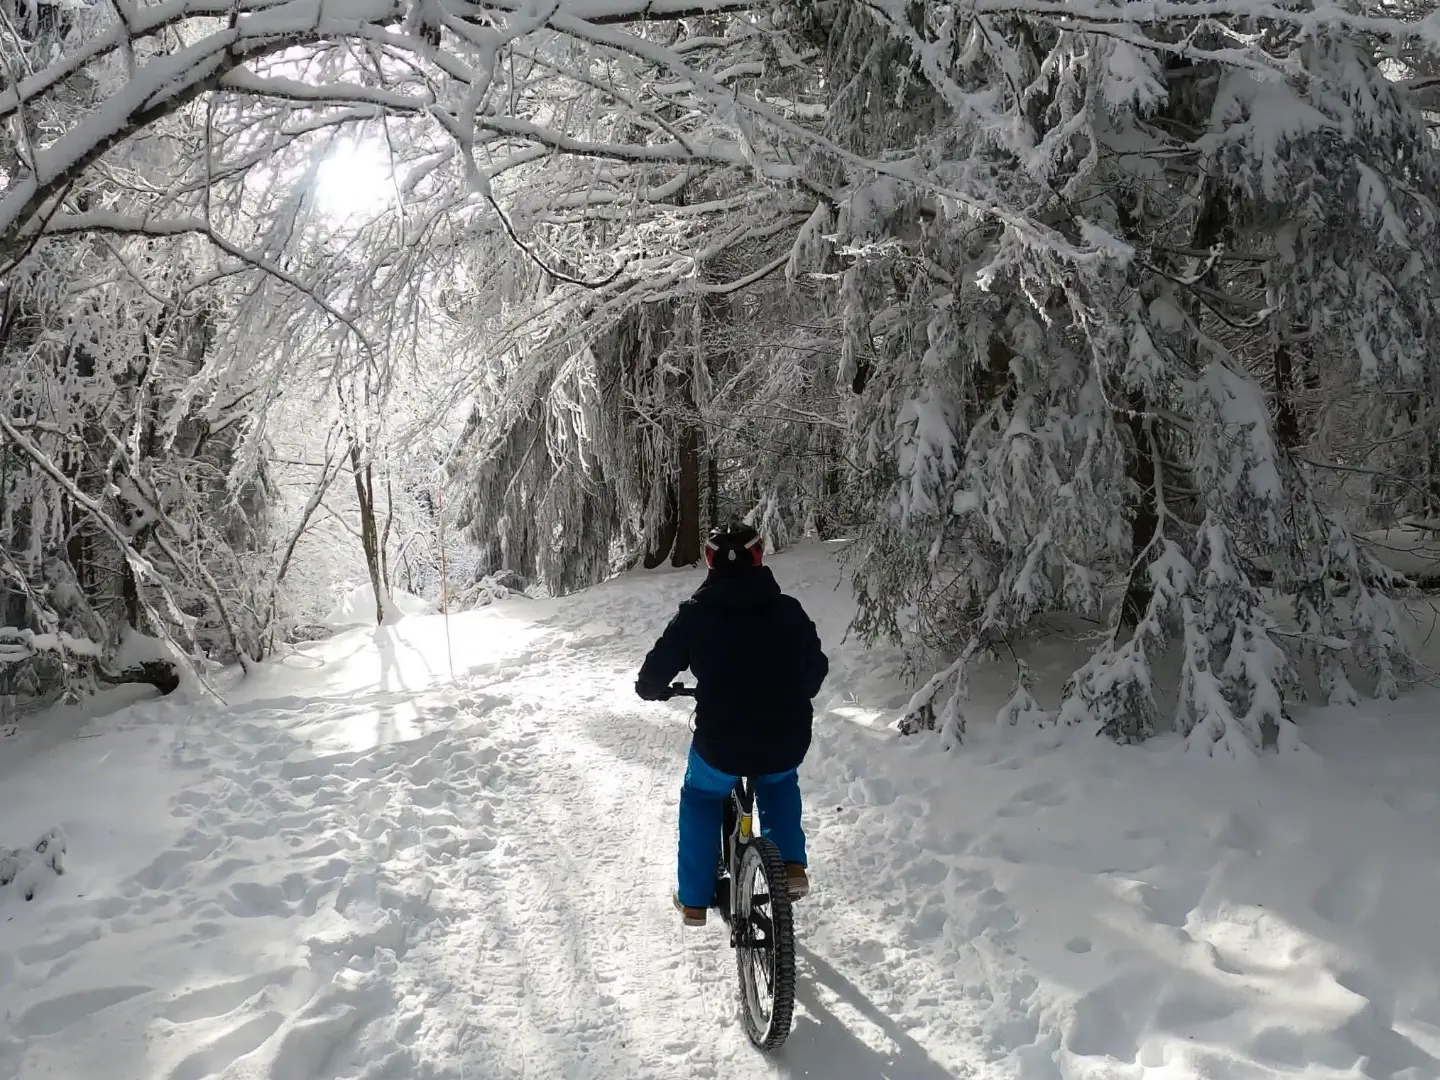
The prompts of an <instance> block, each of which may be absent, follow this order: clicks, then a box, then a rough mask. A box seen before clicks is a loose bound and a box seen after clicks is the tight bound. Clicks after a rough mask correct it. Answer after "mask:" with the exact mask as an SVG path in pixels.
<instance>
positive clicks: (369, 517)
mask: <svg viewBox="0 0 1440 1080" xmlns="http://www.w3.org/2000/svg"><path fill="white" fill-rule="evenodd" d="M350 471H351V473H352V474H353V475H354V477H355V497H356V499H357V500H358V501H359V503H360V545H361V547H363V548H364V549H365V566H366V568H367V569H368V570H369V571H370V587H371V588H372V589H374V591H375V625H376V626H380V625H382V624H383V623H384V622H385V601H384V599H383V597H384V591H383V590H384V584H383V582H382V581H381V579H380V578H381V575H380V533H379V529H378V528H377V527H376V521H375V481H374V477H373V476H372V474H371V471H370V466H369V465H364V464H361V461H360V447H359V444H357V443H356V442H355V440H354V438H353V437H352V438H351V440H350Z"/></svg>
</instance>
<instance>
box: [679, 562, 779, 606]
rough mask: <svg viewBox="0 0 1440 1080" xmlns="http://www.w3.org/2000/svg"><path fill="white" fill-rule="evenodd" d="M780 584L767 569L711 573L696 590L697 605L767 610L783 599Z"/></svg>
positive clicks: (762, 567)
mask: <svg viewBox="0 0 1440 1080" xmlns="http://www.w3.org/2000/svg"><path fill="white" fill-rule="evenodd" d="M780 595H781V593H780V585H779V583H778V582H777V581H776V580H775V575H774V574H772V573H771V572H770V568H769V567H768V566H756V567H747V568H746V569H745V570H739V571H737V570H728V571H726V572H724V573H720V572H717V571H715V570H711V571H710V573H709V575H708V576H707V577H706V578H705V583H704V584H703V585H701V586H700V588H698V589H696V590H695V602H696V603H697V604H707V605H710V606H713V607H722V608H753V607H764V606H765V605H767V604H772V603H774V602H775V601H776V600H777V599H778V598H779V597H780Z"/></svg>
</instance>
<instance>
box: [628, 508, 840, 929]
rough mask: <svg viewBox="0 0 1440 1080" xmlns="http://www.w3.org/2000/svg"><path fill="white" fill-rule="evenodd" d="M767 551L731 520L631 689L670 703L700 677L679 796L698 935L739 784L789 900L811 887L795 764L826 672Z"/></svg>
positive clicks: (688, 903)
mask: <svg viewBox="0 0 1440 1080" xmlns="http://www.w3.org/2000/svg"><path fill="white" fill-rule="evenodd" d="M763 556H764V544H763V543H762V541H761V537H760V534H759V533H757V532H756V531H755V530H754V529H753V528H751V527H750V526H749V525H744V524H741V523H739V522H732V523H730V524H728V525H724V526H721V527H720V528H718V529H716V530H715V531H714V532H712V533H711V534H710V536H709V538H708V539H707V540H706V542H705V564H706V566H708V567H709V570H710V572H709V574H708V575H707V576H706V578H705V583H704V584H703V585H701V586H700V588H699V589H698V590H696V592H695V595H694V596H693V597H691V598H690V599H688V600H686V601H684V602H683V603H682V604H681V605H680V610H679V611H677V612H676V613H675V616H674V617H673V618H672V619H671V620H670V624H669V625H668V626H666V627H665V631H664V633H662V634H661V635H660V640H659V641H657V642H656V643H655V647H654V648H652V649H651V650H650V652H649V654H648V655H647V656H646V657H645V662H644V664H642V665H641V667H640V674H639V676H638V677H637V678H636V681H635V692H636V693H637V694H639V695H640V697H642V698H644V699H645V700H646V701H665V700H668V699H669V698H671V697H673V696H674V691H673V690H671V688H670V684H671V681H672V680H673V679H674V678H675V677H676V676H677V675H679V674H680V672H682V671H684V670H685V669H686V668H687V667H688V668H689V669H690V671H691V673H692V674H693V675H694V676H695V682H696V687H695V699H696V700H695V737H694V739H693V740H692V741H691V744H690V757H689V760H688V762H687V763H686V769H685V781H684V784H683V785H682V787H681V788H680V844H679V859H678V862H679V873H678V882H679V888H678V889H677V890H676V892H675V895H674V897H673V899H674V903H675V906H676V908H678V909H679V910H680V913H681V915H682V917H683V921H684V923H685V925H686V926H703V925H704V924H705V912H706V909H707V908H709V907H710V905H711V904H712V903H713V902H714V896H715V885H716V877H717V867H718V865H719V861H720V829H721V826H722V822H723V820H724V813H725V800H726V798H727V797H728V796H729V794H730V791H731V789H732V788H734V786H735V782H736V780H737V779H738V778H739V777H741V776H748V777H750V778H751V779H752V780H753V781H754V784H755V797H756V800H757V801H758V802H759V804H760V806H761V812H762V822H761V823H762V825H763V826H764V835H766V836H768V837H769V838H770V839H771V840H773V841H774V843H775V846H776V847H777V848H779V849H780V855H781V857H782V858H783V859H784V860H785V864H786V871H787V875H788V878H789V883H790V895H791V897H792V898H793V899H797V900H798V899H799V898H801V897H802V896H804V895H805V894H806V893H808V892H809V890H810V881H809V877H808V876H807V874H806V865H807V859H806V855H805V832H804V830H803V829H802V828H801V825H800V780H799V767H800V764H801V763H802V762H803V761H804V760H805V754H806V753H807V752H808V751H809V749H810V735H811V722H812V720H813V717H814V712H813V709H812V706H811V699H812V698H814V697H815V695H816V694H818V693H819V692H820V686H821V684H822V683H823V682H824V681H825V676H826V675H827V674H828V673H829V670H830V661H829V660H828V659H827V657H826V656H825V653H824V652H823V651H822V650H821V648H820V636H819V634H818V633H816V630H815V624H814V623H813V622H812V621H811V620H810V616H809V615H807V614H806V613H805V609H804V608H803V607H802V606H801V605H800V601H798V600H796V599H795V598H794V597H793V596H788V595H786V594H785V593H783V592H781V591H780V586H779V585H778V584H777V583H776V581H775V575H774V574H772V573H771V572H770V568H769V567H767V566H765V565H764V560H763Z"/></svg>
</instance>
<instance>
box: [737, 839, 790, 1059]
mask: <svg viewBox="0 0 1440 1080" xmlns="http://www.w3.org/2000/svg"><path fill="white" fill-rule="evenodd" d="M732 888H733V890H734V895H735V909H734V911H735V913H734V920H733V923H734V925H733V933H734V935H735V963H736V966H737V967H738V969H739V974H740V1014H741V1018H742V1019H743V1020H744V1023H745V1034H746V1035H747V1036H749V1038H750V1041H751V1042H752V1043H754V1044H755V1045H756V1046H758V1047H759V1048H760V1049H761V1050H775V1049H778V1048H779V1046H780V1045H781V1044H782V1043H783V1042H784V1041H785V1039H786V1038H787V1037H788V1036H789V1034H790V1021H791V1019H792V1017H793V1014H794V1012H795V927H794V922H793V921H792V918H791V910H790V880H789V876H788V875H787V873H786V871H785V861H784V860H783V859H782V858H781V857H780V849H779V848H777V847H776V846H775V844H774V843H773V842H772V841H770V840H767V839H766V838H765V837H763V836H761V837H756V838H755V839H754V840H752V841H751V842H750V843H748V844H746V845H745V853H744V855H743V856H742V857H741V859H740V874H739V879H738V880H737V881H736V882H735V883H734V884H733V886H732Z"/></svg>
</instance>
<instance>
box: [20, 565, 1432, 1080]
mask: <svg viewBox="0 0 1440 1080" xmlns="http://www.w3.org/2000/svg"><path fill="white" fill-rule="evenodd" d="M834 547H835V545H819V544H816V545H813V546H810V547H805V548H802V549H799V550H796V551H793V552H791V553H789V554H785V555H782V556H779V557H777V558H775V559H774V565H775V567H776V571H777V574H778V575H779V577H780V579H781V581H782V584H784V585H785V586H786V587H787V588H789V589H791V590H793V591H794V592H795V593H796V594H797V595H799V596H800V597H801V598H802V599H803V600H804V601H805V603H806V604H807V606H808V608H809V610H810V611H811V612H812V614H813V615H814V616H815V617H816V619H817V622H818V624H819V626H820V630H821V634H822V637H823V639H824V640H825V642H826V644H827V647H828V648H829V650H830V651H831V653H832V656H833V658H834V668H833V673H832V677H831V679H830V680H829V681H828V682H827V684H826V687H825V689H824V691H823V692H822V696H821V698H820V699H819V701H818V703H817V704H818V707H819V711H820V714H821V715H820V719H819V721H818V723H817V734H816V741H815V746H814V749H813V750H812V752H811V755H810V758H809V761H808V762H807V765H806V767H805V769H804V770H803V771H802V777H803V784H804V790H805V794H806V799H807V809H806V813H807V823H808V827H809V829H810V832H811V837H812V842H811V849H812V858H813V867H812V870H813V873H812V877H813V880H814V891H813V892H812V894H811V896H810V897H809V898H807V899H806V900H805V901H804V902H803V904H801V905H799V906H798V908H797V930H798V937H799V956H800V983H799V1013H798V1017H797V1020H796V1026H795V1030H794V1033H793V1035H792V1036H791V1038H790V1041H789V1043H788V1044H787V1045H786V1047H785V1048H784V1049H783V1050H782V1051H781V1052H780V1053H779V1054H777V1055H775V1056H774V1057H773V1058H765V1057H762V1056H760V1055H758V1054H757V1053H755V1052H754V1051H753V1050H752V1049H751V1048H750V1046H749V1044H748V1042H747V1041H746V1039H745V1036H744V1034H743V1032H742V1031H741V1030H740V1028H739V1025H738V1024H737V1023H736V1021H735V1003H734V964H733V960H732V958H731V955H730V952H729V950H728V948H727V947H726V945H725V942H724V940H723V937H722V934H721V932H720V931H718V930H717V929H715V928H714V927H711V928H709V929H706V930H703V931H685V930H683V929H682V928H681V927H680V925H679V920H678V918H677V917H676V916H675V913H674V911H673V910H672V908H671V907H670V890H671V888H672V878H673V851H674V841H675V830H674V811H675V802H676V795H677V791H678V787H679V784H680V777H681V771H682V768H683V764H682V763H683V756H684V752H685V749H686V746H687V743H688V739H689V726H688V721H689V713H688V709H687V708H686V707H685V705H684V704H683V703H680V702H672V703H669V704H666V705H647V704H644V703H641V702H639V701H637V700H636V699H635V698H634V696H633V690H632V681H633V676H634V671H635V668H636V666H637V664H638V662H639V659H640V657H641V656H642V655H643V653H644V651H645V650H646V648H648V647H649V645H650V644H651V642H652V641H653V639H654V636H655V634H656V633H658V631H659V629H660V628H661V626H663V624H664V622H665V621H666V620H667V619H668V618H669V616H670V614H671V613H672V612H673V610H674V606H675V604H676V603H677V602H678V600H679V599H680V598H681V597H683V596H684V595H686V594H687V593H688V592H689V591H690V590H691V589H693V587H694V585H695V584H696V581H697V575H696V574H694V573H691V572H667V573H650V574H640V573H637V574H633V575H628V576H626V577H624V578H621V579H617V580H616V581H613V582H611V583H608V584H606V585H604V586H601V587H599V588H597V589H594V590H591V591H589V592H588V593H584V594H581V595H579V596H575V597H571V598H568V599H560V600H533V599H512V600H503V601H500V602H497V603H495V604H492V605H489V606H487V607H485V608H484V609H482V610H478V611H473V612H466V613H464V614H458V615H452V616H451V618H450V623H451V626H450V631H451V633H450V640H451V648H452V652H453V658H454V660H453V663H454V672H455V675H454V677H453V678H452V676H451V674H450V662H449V661H448V660H447V658H446V652H445V649H446V629H445V620H444V619H442V618H440V617H434V616H429V617H427V616H423V615H416V616H412V617H408V618H405V619H403V620H401V621H399V622H397V623H394V624H387V625H385V626H381V627H371V626H365V627H357V628H354V629H350V630H347V631H345V632H343V633H340V634H338V635H337V636H335V637H334V638H332V639H329V640H327V641H324V642H317V643H312V644H309V645H307V646H304V647H301V648H299V649H297V650H296V651H295V652H293V653H291V654H288V655H286V656H285V657H284V658H283V659H281V660H278V661H275V662H272V663H269V664H266V665H261V666H260V668H259V669H258V671H257V672H256V673H253V674H251V675H250V676H248V677H246V678H245V679H243V680H240V679H239V678H238V676H235V675H233V674H232V675H229V677H228V678H229V681H223V680H222V682H221V684H220V687H219V689H220V692H221V693H222V694H223V696H224V698H225V702H224V703H223V704H222V703H220V702H218V701H214V700H213V699H208V700H207V699H202V700H199V701H182V700H178V698H179V695H172V696H171V697H170V698H166V699H160V700H132V701H130V702H129V703H127V704H126V705H125V707H124V708H123V709H121V710H120V711H119V712H118V713H114V714H112V715H110V716H108V717H84V718H81V717H78V716H73V715H72V716H71V718H70V719H69V720H67V721H66V722H65V723H64V724H63V725H57V726H60V727H63V729H64V731H63V737H51V738H47V739H45V740H43V741H40V739H39V732H38V730H37V731H36V732H34V733H33V735H32V734H31V733H29V732H28V731H27V732H22V734H21V735H19V736H17V737H16V738H15V739H11V740H0V845H9V846H21V845H27V844H33V843H34V842H35V840H36V838H37V837H39V836H41V835H42V834H44V833H45V832H46V830H48V829H51V828H54V827H57V826H58V827H59V828H60V829H62V830H63V832H64V834H65V837H66V838H67V839H68V851H67V853H66V866H65V871H66V872H65V873H64V875H62V876H55V875H53V874H52V875H51V876H50V878H49V879H48V880H44V881H43V883H42V884H43V887H42V889H41V890H40V892H39V893H38V894H37V895H36V898H35V899H34V900H33V901H30V902H26V901H24V900H23V899H22V898H21V897H20V896H18V895H16V894H15V893H14V891H13V889H11V888H8V887H4V888H0V1076H3V1077H7V1078H14V1080H39V1078H41V1077H45V1078H47V1080H91V1078H94V1077H116V1078H129V1077H145V1078H147V1080H148V1078H155V1080H207V1078H217V1080H218V1078H221V1077H223V1078H225V1080H249V1078H254V1080H259V1078H266V1080H332V1078H333V1080H340V1078H345V1080H384V1078H393V1080H401V1078H403V1080H433V1078H442V1077H443V1078H453V1080H462V1078H464V1080H469V1078H483V1080H508V1078H512V1077H513V1078H519V1077H526V1078H528V1080H536V1078H552V1077H553V1078H556V1080H560V1078H565V1080H584V1078H592V1077H593V1078H606V1080H610V1078H618V1077H627V1078H629V1077H636V1078H646V1077H656V1078H659V1077H667V1078H668V1077H675V1078H682V1077H683V1078H690V1077H697V1076H700V1077H716V1078H725V1080H729V1078H746V1080H749V1078H766V1077H832V1078H835V1080H850V1078H856V1080H866V1078H872V1077H884V1078H888V1080H940V1078H942V1077H947V1076H953V1077H966V1078H973V1080H1199V1078H1207V1080H1222V1078H1223V1080H1262V1078H1264V1080H1275V1078H1297V1080H1298V1078H1305V1080H1320V1078H1324V1080H1342V1078H1343V1080H1377V1078H1384V1080H1434V1078H1435V1077H1436V1076H1440V983H1437V977H1436V969H1435V957H1436V956H1437V955H1440V942H1437V940H1436V939H1437V936H1440V933H1437V926H1436V922H1435V918H1434V898H1435V897H1436V896H1437V895H1440V795H1437V793H1440V725H1436V724H1435V723H1434V720H1433V717H1434V715H1435V712H1436V708H1437V705H1440V698H1437V696H1436V695H1435V694H1434V693H1423V694H1420V695H1417V696H1415V697H1412V698H1410V699H1408V700H1402V701H1400V702H1385V703H1371V704H1367V705H1365V706H1363V707H1353V708H1351V707H1344V708H1329V709H1322V710H1310V711H1304V712H1302V713H1301V714H1300V715H1299V717H1298V719H1299V724H1300V729H1301V731H1302V733H1303V737H1304V739H1305V741H1306V743H1307V745H1308V746H1309V747H1310V748H1311V750H1312V751H1313V753H1310V754H1304V755H1287V756H1285V757H1283V758H1281V757H1277V756H1274V755H1269V756H1265V757H1261V758H1259V759H1251V760H1248V761H1218V760H1210V759H1206V758H1201V757H1198V756H1196V755H1189V754H1186V753H1185V752H1184V750H1183V740H1181V739H1180V738H1179V737H1170V736H1161V737H1159V738H1157V739H1154V740H1151V741H1150V742H1148V743H1146V744H1144V745H1142V746H1140V747H1128V748H1122V747H1118V746H1116V745H1114V744H1112V743H1110V742H1109V741H1108V740H1104V739H1096V738H1093V737H1091V736H1090V735H1089V734H1088V733H1083V732H1081V731H1080V730H1079V729H1065V728H1037V727H1034V726H1032V725H1028V724H1027V723H1025V722H1024V721H1023V720H1022V721H1021V722H1020V723H1018V724H1016V725H1014V726H1011V725H1007V724H999V725H993V726H989V725H980V724H972V725H971V728H970V732H969V736H968V741H967V743H966V745H964V746H963V747H961V748H959V749H957V750H955V751H954V752H952V753H949V754H944V753H937V752H936V747H937V741H936V738H935V737H933V736H924V737H915V738H911V739H903V740H902V739H898V738H897V737H896V736H895V735H894V734H893V732H892V731H891V730H890V729H889V724H890V723H892V722H893V721H894V720H895V719H896V718H897V717H898V716H899V715H900V713H901V711H902V710H903V709H904V707H905V704H906V702H907V700H908V699H909V697H910V694H909V691H908V690H907V688H906V687H905V686H904V685H903V684H902V683H901V682H900V681H899V679H898V674H899V658H898V656H897V655H895V654H893V653H892V652H891V651H890V650H887V649H880V650H876V651H873V652H863V651H861V650H860V649H859V648H858V647H857V646H856V645H854V644H853V643H848V642H843V641H842V638H843V635H844V627H845V624H846V622H847V620H848V616H849V610H848V600H847V598H846V594H845V592H844V591H843V590H837V588H836V585H837V583H838V582H839V581H840V579H841V572H840V570H839V568H838V567H837V565H836V563H835V560H834V553H835V552H834ZM361 610H363V604H362V605H361ZM1083 647H1084V646H1083V643H1077V642H1075V641H1072V640H1069V639H1068V638H1052V639H1049V640H1047V641H1045V642H1043V643H1041V645H1040V647H1038V648H1036V649H1035V650H1034V651H1033V653H1032V655H1031V656H1030V658H1029V659H1030V665H1031V674H1032V675H1033V677H1034V680H1035V687H1036V690H1035V693H1036V697H1037V698H1038V699H1039V700H1040V701H1042V702H1053V701H1054V700H1055V691H1054V688H1055V686H1056V685H1058V681H1059V680H1060V679H1061V678H1063V677H1064V676H1065V675H1067V674H1068V673H1069V672H1071V671H1073V670H1074V668H1075V666H1076V655H1077V654H1078V652H1080V651H1081V650H1083ZM1013 683H1014V675H1013V666H1010V667H1003V669H1002V667H997V668H995V669H994V670H991V669H989V668H984V667H977V668H976V669H975V672H974V675H973V678H972V680H971V686H970V692H971V695H972V699H977V700H979V701H980V702H981V703H982V704H984V703H988V702H990V701H993V704H994V710H993V711H997V712H998V711H1000V709H1001V706H1003V705H1004V703H1005V702H1006V700H1007V699H1009V698H1010V697H1011V695H1012V694H1013V692H1014V685H1013ZM989 711H990V710H982V709H980V708H976V709H975V710H974V715H976V716H981V715H987V714H988V712H989ZM35 723H36V721H35V720H33V719H32V720H30V721H27V724H30V725H33V724H35ZM27 739H28V740H30V741H28V742H27V741H24V740H27ZM762 812H763V811H762Z"/></svg>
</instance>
